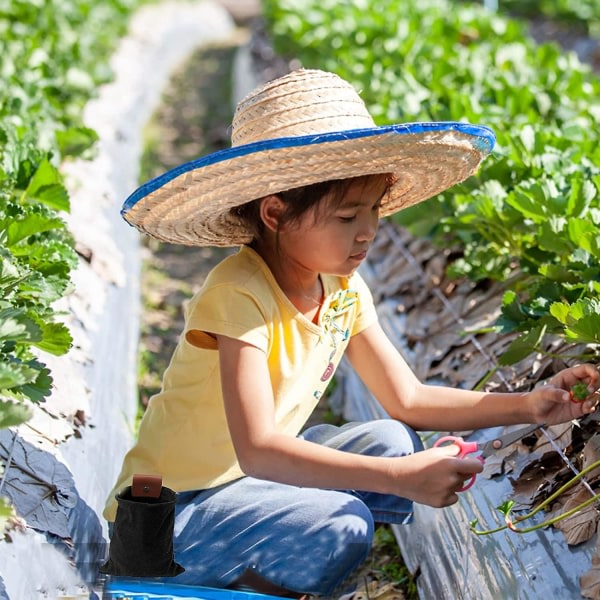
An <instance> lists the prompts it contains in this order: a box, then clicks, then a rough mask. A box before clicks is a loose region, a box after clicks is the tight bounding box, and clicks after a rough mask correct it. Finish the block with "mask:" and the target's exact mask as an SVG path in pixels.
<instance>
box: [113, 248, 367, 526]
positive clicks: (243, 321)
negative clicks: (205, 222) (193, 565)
mask: <svg viewBox="0 0 600 600" xmlns="http://www.w3.org/2000/svg"><path fill="white" fill-rule="evenodd" d="M322 282H323V288H324V291H325V300H324V303H323V306H322V308H321V312H320V316H319V322H318V324H315V323H312V322H311V321H310V320H309V319H307V318H306V317H305V316H304V315H303V314H301V313H299V312H298V309H297V308H296V307H295V306H294V305H293V304H292V303H291V302H290V300H289V299H288V298H287V296H286V295H285V294H284V293H283V291H282V290H281V288H280V287H279V286H278V284H277V282H276V281H275V279H274V277H273V275H272V274H271V271H270V270H269V268H268V267H267V265H266V264H265V262H264V261H263V260H262V259H261V257H260V256H259V255H258V254H257V253H256V252H254V251H253V250H252V249H250V248H248V247H242V248H241V249H240V251H239V252H238V253H236V254H234V255H232V256H230V257H228V258H226V259H225V260H224V261H222V262H221V263H220V264H219V265H217V266H216V267H215V268H214V269H213V270H212V271H211V272H210V274H209V275H208V277H207V278H206V281H205V283H204V285H203V287H202V288H201V289H200V290H199V291H198V293H197V294H196V295H195V296H194V297H193V298H192V299H191V301H190V303H189V305H188V307H187V311H186V324H185V329H184V331H183V334H182V335H181V337H180V339H179V343H178V345H177V347H176V349H175V352H174V354H173V357H172V359H171V362H170V364H169V366H168V368H167V369H166V371H165V374H164V378H163V384H162V389H161V391H160V392H159V393H158V394H156V395H155V396H153V397H152V398H151V400H150V402H149V404H148V408H147V410H146V412H145V414H144V417H143V419H142V422H141V425H140V430H139V434H138V440H137V442H136V444H135V445H134V446H133V448H132V449H131V450H130V451H129V452H128V453H127V454H126V456H125V459H124V462H123V467H122V470H121V474H120V475H119V477H118V480H117V483H116V485H115V487H114V488H113V490H112V492H111V494H110V496H109V499H108V501H107V504H106V507H105V510H104V516H105V518H106V519H107V520H108V521H113V520H114V518H115V514H116V501H115V499H114V495H115V494H116V493H117V492H118V491H120V490H122V489H123V488H125V487H126V486H128V485H131V479H132V476H133V475H134V474H135V473H142V474H155V475H161V476H162V478H163V484H164V485H165V486H167V487H169V488H171V489H173V490H175V491H185V490H196V489H206V488H211V487H215V486H218V485H221V484H223V483H227V482H229V481H232V480H234V479H237V478H239V477H242V476H243V473H242V471H241V469H240V466H239V464H238V462H237V459H236V456H235V451H234V449H233V444H232V441H231V437H230V434H229V429H228V426H227V420H226V418H225V409H224V406H223V399H222V394H221V381H220V373H219V357H218V352H217V342H216V340H215V338H214V337H213V336H212V335H209V334H220V335H226V336H229V337H231V338H235V339H239V340H243V341H245V342H247V343H249V344H252V345H254V346H256V347H258V348H260V349H261V350H262V351H264V353H265V354H266V356H267V361H268V368H269V373H270V377H271V384H272V386H273V395H274V400H275V419H276V424H277V427H278V428H279V430H280V431H281V432H283V433H286V434H288V435H291V436H296V435H298V433H299V432H300V430H301V429H302V427H303V426H304V424H305V423H306V421H307V420H308V418H309V416H310V414H311V413H312V411H313V410H314V408H315V406H316V404H317V402H318V401H319V398H320V397H321V396H322V394H323V392H324V391H325V388H326V387H327V385H328V383H329V381H330V380H331V377H332V375H333V373H334V372H335V369H336V367H337V366H338V364H339V361H340V359H341V357H342V355H343V353H344V350H345V348H346V346H347V344H348V341H349V339H350V337H351V336H352V335H355V334H357V333H359V332H361V331H363V330H364V329H366V328H367V327H368V326H369V325H371V324H372V323H373V322H375V320H376V319H377V316H376V312H375V308H374V306H373V299H372V296H371V293H370V292H369V290H368V288H367V286H366V284H365V283H364V281H363V279H362V278H361V277H360V275H358V274H357V273H355V274H354V275H352V276H351V277H349V278H345V277H336V276H327V275H324V276H322Z"/></svg>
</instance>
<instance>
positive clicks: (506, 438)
mask: <svg viewBox="0 0 600 600" xmlns="http://www.w3.org/2000/svg"><path fill="white" fill-rule="evenodd" d="M540 427H542V425H526V426H525V427H521V428H520V429H516V430H515V431H512V432H509V433H506V434H504V435H500V436H498V437H495V438H492V439H491V440H488V441H487V442H483V443H481V444H480V443H479V442H467V441H465V440H464V439H463V438H461V437H460V436H457V435H445V436H443V437H441V438H439V439H438V440H436V442H435V444H434V445H433V446H434V447H435V448H437V447H438V446H443V445H446V444H456V445H457V446H458V448H459V453H458V457H459V458H465V456H467V455H469V454H473V453H474V452H481V454H480V455H479V456H478V457H477V458H478V459H479V460H480V461H481V462H484V459H486V458H487V457H488V456H491V455H492V454H493V453H494V452H497V451H498V450H502V448H506V447H507V446H510V445H511V444H514V443H515V442H518V441H519V440H522V439H523V438H524V437H527V436H528V435H530V434H532V433H533V432H534V431H535V430H536V429H539V428H540ZM476 478H477V475H473V477H471V479H470V480H469V481H468V482H467V484H466V485H465V486H464V487H462V488H461V489H460V490H458V491H459V492H464V491H466V490H468V489H469V488H470V487H471V486H472V485H473V484H474V483H475V479H476Z"/></svg>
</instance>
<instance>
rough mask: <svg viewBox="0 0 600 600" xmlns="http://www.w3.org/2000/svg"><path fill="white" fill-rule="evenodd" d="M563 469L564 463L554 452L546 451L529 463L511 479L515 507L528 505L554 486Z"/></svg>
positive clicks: (519, 507)
mask: <svg viewBox="0 0 600 600" xmlns="http://www.w3.org/2000/svg"><path fill="white" fill-rule="evenodd" d="M564 469H565V463H564V462H563V460H562V457H561V456H560V455H559V454H557V453H556V452H548V453H546V454H544V455H543V456H542V457H541V458H538V459H537V460H534V461H532V462H531V463H529V464H528V465H527V466H526V467H525V468H524V469H523V471H521V473H520V475H519V476H518V477H517V478H516V479H513V480H512V482H513V494H512V499H513V500H514V501H515V505H516V506H515V508H516V509H517V510H518V509H521V508H527V507H530V506H532V505H533V504H534V503H535V502H536V501H537V499H538V498H539V497H541V496H544V495H546V494H547V493H548V492H549V491H550V490H552V489H553V488H555V487H556V485H557V477H558V475H559V474H561V472H562V471H563V470H564Z"/></svg>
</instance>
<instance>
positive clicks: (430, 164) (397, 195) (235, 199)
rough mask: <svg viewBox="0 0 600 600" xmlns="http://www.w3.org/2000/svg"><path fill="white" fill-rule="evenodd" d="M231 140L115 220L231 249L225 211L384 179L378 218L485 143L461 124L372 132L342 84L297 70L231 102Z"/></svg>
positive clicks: (232, 234)
mask: <svg viewBox="0 0 600 600" xmlns="http://www.w3.org/2000/svg"><path fill="white" fill-rule="evenodd" d="M231 141H232V147H231V148H228V149H226V150H221V151H219V152H215V153H213V154H209V155H208V156H205V157H203V158H199V159H197V160H193V161H190V162H188V163H185V164H183V165H181V166H179V167H176V168H174V169H172V170H170V171H168V172H167V173H165V174H163V175H161V176H159V177H156V178H155V179H152V180H151V181H149V182H147V183H145V184H144V185H142V186H141V187H140V188H138V189H137V190H136V191H135V192H134V193H133V194H131V196H129V198H127V200H126V201H125V203H124V205H123V209H122V211H121V214H122V215H123V217H124V218H125V220H126V221H127V222H128V223H130V224H131V225H133V226H134V227H136V228H138V229H139V230H140V231H143V232H145V233H147V234H149V235H151V236H153V237H155V238H158V239H160V240H163V241H166V242H171V243H176V244H185V245H193V246H237V245H240V244H245V243H248V242H250V241H251V235H250V233H249V232H248V230H247V229H246V226H245V225H244V224H243V223H242V222H241V221H240V220H239V218H237V217H236V215H235V211H232V210H231V209H232V208H234V207H237V206H240V205H241V204H245V203H246V202H249V201H251V200H255V199H257V198H262V197H263V196H267V195H269V194H275V193H277V192H282V191H285V190H288V189H292V188H297V187H302V186H305V185H309V184H313V183H317V182H320V181H325V180H330V179H346V178H349V177H356V176H358V175H367V174H374V173H394V174H395V175H396V178H397V183H396V184H395V185H394V186H393V187H392V188H391V189H390V193H389V194H388V196H387V198H386V199H385V201H384V202H383V204H382V207H381V211H380V214H381V216H386V215H390V214H392V213H394V212H397V211H399V210H401V209H403V208H406V207H408V206H412V205H414V204H416V203H418V202H421V201H422V200H425V199H427V198H430V197H432V196H434V195H436V194H438V193H439V192H442V191H443V190H445V189H447V188H449V187H451V186H452V185H454V184H456V183H458V182H460V181H463V180H464V179H466V178H467V177H469V176H470V175H472V174H473V173H474V172H475V171H476V170H477V168H478V167H479V164H480V162H481V161H482V160H483V158H485V157H486V156H487V155H488V154H489V152H490V151H491V150H492V148H493V146H494V141H495V138H494V134H493V132H492V131H491V130H490V129H488V128H487V127H481V126H477V125H470V124H467V123H453V122H439V123H409V124H399V125H389V126H384V127H377V126H375V123H374V122H373V119H372V118H371V116H370V114H369V112H368V111H367V108H366V106H365V104H364V102H363V101H362V100H361V98H360V96H359V95H358V94H357V92H356V91H355V89H354V88H353V87H352V86H351V85H350V84H349V83H348V82H346V81H344V80H343V79H341V78H340V77H338V76H337V75H335V74H333V73H327V72H323V71H318V70H307V69H300V70H298V71H294V72H292V73H289V74H288V75H285V76H284V77H281V78H279V79H275V80H273V81H271V82H269V83H267V84H265V85H264V86H261V87H259V88H258V89H256V90H255V91H253V92H252V93H250V94H249V95H248V96H247V97H246V98H244V99H243V100H242V101H241V102H240V103H239V104H238V107H237V109H236V111H235V115H234V117H233V124H232V136H231Z"/></svg>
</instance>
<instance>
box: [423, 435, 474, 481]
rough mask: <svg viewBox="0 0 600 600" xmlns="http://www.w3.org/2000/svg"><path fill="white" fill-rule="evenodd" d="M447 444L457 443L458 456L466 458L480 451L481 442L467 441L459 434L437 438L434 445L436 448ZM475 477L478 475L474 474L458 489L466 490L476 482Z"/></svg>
mask: <svg viewBox="0 0 600 600" xmlns="http://www.w3.org/2000/svg"><path fill="white" fill-rule="evenodd" d="M447 444H456V445H457V446H458V449H459V452H458V458H465V456H467V455H468V454H472V453H473V452H479V444H478V443H477V442H466V441H465V440H464V439H463V438H461V437H459V436H457V435H444V436H442V437H441V438H439V439H438V440H436V442H435V444H434V445H433V446H434V448H438V447H439V446H444V445H447ZM475 479H477V475H473V477H471V479H469V481H467V483H466V484H465V485H464V486H463V487H461V488H460V490H458V491H459V492H466V491H467V490H468V489H469V488H470V487H471V486H472V485H473V484H474V483H475Z"/></svg>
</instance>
